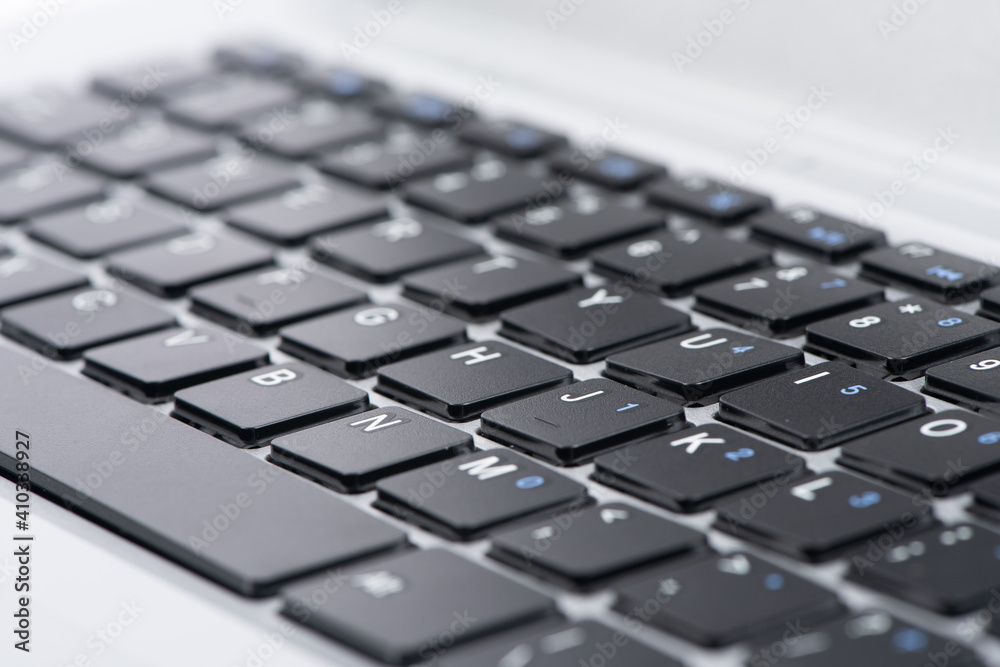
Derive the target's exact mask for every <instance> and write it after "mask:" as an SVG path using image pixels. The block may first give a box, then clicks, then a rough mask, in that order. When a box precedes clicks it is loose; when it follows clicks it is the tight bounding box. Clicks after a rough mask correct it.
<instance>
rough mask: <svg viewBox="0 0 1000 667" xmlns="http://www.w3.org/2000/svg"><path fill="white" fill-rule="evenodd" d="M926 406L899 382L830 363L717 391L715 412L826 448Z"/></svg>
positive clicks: (802, 445) (782, 438) (798, 443)
mask: <svg viewBox="0 0 1000 667" xmlns="http://www.w3.org/2000/svg"><path fill="white" fill-rule="evenodd" d="M926 411H927V408H926V406H925V405H924V399H923V398H922V397H921V396H919V395H917V394H914V393H913V392H909V391H907V390H905V389H903V388H902V387H897V386H894V385H892V384H890V383H888V382H885V381H883V380H878V379H873V378H872V376H871V375H868V374H866V373H863V372H861V371H859V370H857V369H854V368H851V367H849V366H844V365H843V364H839V363H835V362H827V363H822V364H816V365H815V366H808V367H806V368H802V369H799V370H796V371H792V372H791V373H785V374H784V375H778V376H776V377H773V378H770V379H767V380H762V381H760V382H757V383H756V384H752V385H750V386H749V387H744V388H743V389H737V390H736V391H732V392H730V393H728V394H723V395H722V397H721V398H720V399H719V414H718V417H719V419H721V420H722V421H725V422H728V423H730V424H735V425H737V426H740V427H742V428H745V429H749V430H751V431H756V432H758V433H761V434H763V435H765V436H767V437H769V438H773V439H775V440H777V441H779V442H783V443H785V444H787V445H791V446H792V447H797V448H799V449H806V450H810V449H826V448H827V447H833V446H834V445H839V444H840V443H842V442H844V441H846V440H850V439H852V438H860V437H861V436H863V435H867V434H868V433H871V432H873V431H877V430H879V429H883V428H888V427H890V426H893V425H895V424H898V423H900V422H903V421H906V420H907V419H913V418H915V417H919V416H921V415H923V414H924V413H925V412H926Z"/></svg>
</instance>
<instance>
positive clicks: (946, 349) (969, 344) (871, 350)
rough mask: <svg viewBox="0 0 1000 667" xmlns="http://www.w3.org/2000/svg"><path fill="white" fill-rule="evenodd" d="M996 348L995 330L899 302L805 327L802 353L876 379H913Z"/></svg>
mask: <svg viewBox="0 0 1000 667" xmlns="http://www.w3.org/2000/svg"><path fill="white" fill-rule="evenodd" d="M997 345H1000V324H997V323H995V322H991V321H990V320H986V319H983V318H981V317H976V316H975V315H969V314H968V313H963V312H960V311H958V310H954V309H952V308H947V307H945V306H941V305H938V304H935V303H932V302H930V301H928V300H926V299H904V300H902V301H895V302H892V303H883V304H880V305H877V306H873V307H870V308H863V309H860V310H857V311H854V312H852V313H848V314H846V315H839V316H837V317H833V318H830V319H828V320H824V321H822V322H816V323H814V324H810V325H809V326H808V327H807V328H806V350H807V351H809V352H815V353H817V354H821V355H822V356H825V357H831V358H841V359H844V360H846V361H847V363H850V364H852V365H857V366H858V367H859V368H866V369H872V371H874V372H875V373H876V374H878V375H881V376H883V377H884V376H898V377H902V378H906V379H912V378H915V377H918V376H919V375H920V374H921V373H923V371H924V370H925V369H926V368H928V367H929V366H932V365H934V364H939V363H942V362H946V361H950V360H952V359H956V358H959V357H962V356H964V355H966V354H968V353H970V352H975V351H978V350H985V349H987V348H991V347H996V346H997Z"/></svg>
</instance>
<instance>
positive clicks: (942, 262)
mask: <svg viewBox="0 0 1000 667" xmlns="http://www.w3.org/2000/svg"><path fill="white" fill-rule="evenodd" d="M861 275H862V276H863V277H865V278H868V279H870V280H875V281H878V282H880V283H886V284H889V285H898V286H899V287H901V288H903V289H906V290H911V291H915V292H920V293H922V294H925V295H927V296H929V297H931V298H932V299H934V300H935V301H942V302H945V303H964V302H966V301H972V300H973V299H975V298H976V297H977V296H979V293H980V292H982V291H983V290H984V289H986V288H987V287H993V286H994V285H997V284H1000V268H997V267H995V266H993V265H992V264H987V263H985V262H980V261H977V260H975V259H972V258H970V257H963V256H961V255H955V254H953V253H950V252H945V251H943V250H938V249H937V248H932V247H930V246H927V245H924V244H922V243H908V244H906V245H904V246H900V247H898V248H884V249H882V250H876V251H874V252H871V253H868V254H867V255H865V256H864V257H862V258H861Z"/></svg>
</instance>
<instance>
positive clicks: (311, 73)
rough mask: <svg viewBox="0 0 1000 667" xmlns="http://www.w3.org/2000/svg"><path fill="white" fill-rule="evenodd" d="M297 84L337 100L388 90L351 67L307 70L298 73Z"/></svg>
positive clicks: (363, 96)
mask: <svg viewBox="0 0 1000 667" xmlns="http://www.w3.org/2000/svg"><path fill="white" fill-rule="evenodd" d="M297 80H298V82H299V84H300V85H301V86H302V87H303V88H305V89H307V90H309V91H310V92H317V93H322V94H324V95H327V96H329V97H333V98H334V99H338V100H345V101H350V100H358V99H370V98H372V97H377V96H380V95H383V94H385V93H386V92H388V90H389V88H388V86H386V85H385V84H384V83H383V82H381V81H377V80H375V79H371V78H369V77H367V76H365V75H363V74H360V73H359V72H356V71H355V70H353V69H346V68H343V67H330V68H327V69H322V70H307V71H305V72H300V73H299V74H298V77H297Z"/></svg>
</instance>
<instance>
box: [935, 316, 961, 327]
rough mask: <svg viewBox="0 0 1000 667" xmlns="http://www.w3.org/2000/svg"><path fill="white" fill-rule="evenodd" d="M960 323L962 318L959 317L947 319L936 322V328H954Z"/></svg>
mask: <svg viewBox="0 0 1000 667" xmlns="http://www.w3.org/2000/svg"><path fill="white" fill-rule="evenodd" d="M961 323H962V318H961V317H949V318H948V319H946V320H941V321H939V322H938V326H939V327H953V326H955V325H957V324H961Z"/></svg>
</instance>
